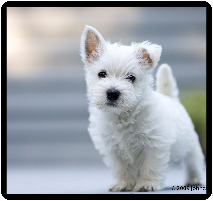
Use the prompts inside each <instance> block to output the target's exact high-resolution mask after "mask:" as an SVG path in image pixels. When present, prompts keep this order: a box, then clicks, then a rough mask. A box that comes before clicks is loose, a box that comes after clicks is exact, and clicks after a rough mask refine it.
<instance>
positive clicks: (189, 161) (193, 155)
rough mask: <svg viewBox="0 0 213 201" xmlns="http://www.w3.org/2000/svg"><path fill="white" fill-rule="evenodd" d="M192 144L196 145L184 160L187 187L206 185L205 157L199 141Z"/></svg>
mask: <svg viewBox="0 0 213 201" xmlns="http://www.w3.org/2000/svg"><path fill="white" fill-rule="evenodd" d="M192 143H194V144H193V145H192V148H191V150H190V152H189V153H188V154H187V156H186V157H185V159H184V165H185V167H186V173H187V178H186V185H205V178H204V172H203V169H204V155H203V152H202V149H201V146H200V144H199V141H198V139H196V140H194V141H192Z"/></svg>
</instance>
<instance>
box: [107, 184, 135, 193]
mask: <svg viewBox="0 0 213 201" xmlns="http://www.w3.org/2000/svg"><path fill="white" fill-rule="evenodd" d="M132 189H133V186H132V185H131V184H128V183H125V182H122V183H116V184H113V185H111V186H110V187H109V191H111V192H118V191H132Z"/></svg>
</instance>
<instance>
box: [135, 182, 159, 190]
mask: <svg viewBox="0 0 213 201" xmlns="http://www.w3.org/2000/svg"><path fill="white" fill-rule="evenodd" d="M161 189H162V186H161V185H159V184H156V183H151V182H140V183H137V184H136V185H135V187H134V189H133V191H136V192H140V191H159V190H161Z"/></svg>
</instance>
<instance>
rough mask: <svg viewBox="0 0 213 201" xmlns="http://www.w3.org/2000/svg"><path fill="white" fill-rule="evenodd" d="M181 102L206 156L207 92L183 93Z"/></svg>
mask: <svg viewBox="0 0 213 201" xmlns="http://www.w3.org/2000/svg"><path fill="white" fill-rule="evenodd" d="M180 100H181V102H182V104H183V105H184V107H185V108H186V110H187V111H188V113H189V115H190V117H191V119H192V121H193V123H194V126H195V130H196V132H197V133H198V135H199V140H200V143H201V146H202V149H203V152H204V154H205V155H206V91H205V90H196V91H195V90H192V91H191V90H190V91H189V90H186V91H183V92H182V94H181V96H180Z"/></svg>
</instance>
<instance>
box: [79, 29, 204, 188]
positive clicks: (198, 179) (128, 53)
mask: <svg viewBox="0 0 213 201" xmlns="http://www.w3.org/2000/svg"><path fill="white" fill-rule="evenodd" d="M88 31H90V33H91V32H92V34H95V35H96V36H97V37H99V43H98V44H96V45H97V52H98V53H96V54H98V57H94V58H98V59H96V60H95V59H93V60H92V59H91V58H88V57H86V55H87V52H86V48H85V44H86V41H87V33H88ZM100 47H101V48H100ZM142 49H145V50H146V52H147V53H148V54H149V58H150V59H151V61H152V63H148V61H147V60H146V59H144V58H143V55H142V54H141V50H142ZM92 54H93V53H92ZM160 54H161V47H160V46H158V45H156V44H151V43H149V42H147V41H146V42H143V43H140V44H136V43H132V44H131V46H124V45H121V44H118V43H114V44H111V43H109V42H107V41H105V40H104V39H103V37H102V36H101V34H100V33H99V32H98V31H97V30H96V29H94V28H92V27H90V26H86V27H85V30H84V32H83V34H82V38H81V56H82V60H83V61H84V63H85V73H86V74H85V76H86V82H87V89H88V99H89V112H90V118H89V121H90V126H89V129H88V130H89V133H90V136H91V138H92V140H93V142H94V145H95V147H96V149H98V150H99V152H100V154H101V155H102V156H103V158H104V162H105V163H106V165H108V166H110V167H111V168H112V172H113V175H114V178H115V183H114V184H113V185H112V186H111V187H110V189H109V190H110V191H153V190H160V189H162V187H163V182H164V180H165V172H166V170H167V167H168V164H169V162H170V161H180V160H181V159H183V160H184V161H185V165H186V169H187V172H188V177H187V181H186V182H187V183H190V184H203V182H204V181H203V175H202V164H203V162H204V156H203V153H202V150H201V147H200V144H199V140H198V136H197V134H196V132H195V130H194V126H193V123H192V121H191V119H190V117H189V116H188V114H187V112H186V110H185V109H184V107H183V106H182V105H181V103H180V102H179V100H178V90H177V87H176V82H175V79H174V77H173V75H172V72H171V69H170V67H169V66H168V65H164V66H162V67H161V68H160V70H159V72H158V73H157V91H154V90H153V88H152V83H153V77H152V75H151V72H152V70H153V68H154V67H155V66H156V65H157V63H158V61H159V59H160ZM102 70H105V71H106V72H107V77H106V78H99V77H98V73H99V72H100V71H102ZM128 74H132V75H134V76H135V77H136V79H135V81H134V82H133V83H131V82H129V81H128V80H127V79H126V77H127V75H128ZM110 88H116V89H117V90H119V91H120V94H121V95H120V96H119V99H118V101H117V106H116V107H112V106H109V105H107V104H106V103H107V97H106V91H107V90H108V89H110Z"/></svg>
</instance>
